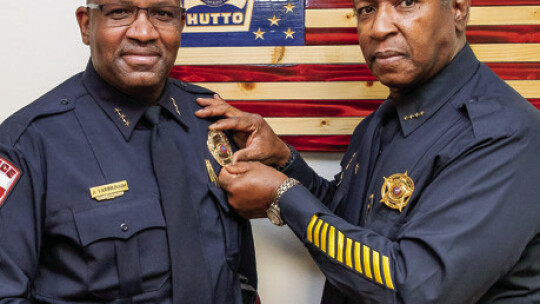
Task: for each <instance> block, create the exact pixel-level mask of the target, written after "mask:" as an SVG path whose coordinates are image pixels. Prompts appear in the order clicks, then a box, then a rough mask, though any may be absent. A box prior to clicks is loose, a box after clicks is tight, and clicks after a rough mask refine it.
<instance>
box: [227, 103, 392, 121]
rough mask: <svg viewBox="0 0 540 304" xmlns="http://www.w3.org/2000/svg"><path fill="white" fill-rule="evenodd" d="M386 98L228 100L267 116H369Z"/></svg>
mask: <svg viewBox="0 0 540 304" xmlns="http://www.w3.org/2000/svg"><path fill="white" fill-rule="evenodd" d="M383 101H384V99H353V100H335V99H326V100H228V102H229V104H231V105H232V106H234V107H237V108H239V109H240V110H242V111H245V112H250V113H257V114H260V115H262V116H265V117H298V116H300V117H320V116H329V117H351V116H353V117H354V116H362V117H363V116H368V115H369V114H371V112H373V111H375V110H376V109H377V108H378V107H379V105H381V103H382V102H383Z"/></svg>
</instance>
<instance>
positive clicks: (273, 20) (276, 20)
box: [266, 15, 281, 26]
mask: <svg viewBox="0 0 540 304" xmlns="http://www.w3.org/2000/svg"><path fill="white" fill-rule="evenodd" d="M266 20H268V21H270V26H272V25H275V26H279V24H278V22H279V20H281V19H278V18H276V15H274V17H272V19H266Z"/></svg>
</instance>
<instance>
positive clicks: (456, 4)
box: [451, 0, 471, 33]
mask: <svg viewBox="0 0 540 304" xmlns="http://www.w3.org/2000/svg"><path fill="white" fill-rule="evenodd" d="M451 2H452V4H451V5H452V9H453V11H454V24H455V26H456V32H458V33H464V32H465V29H466V27H467V21H469V9H470V7H471V0H451Z"/></svg>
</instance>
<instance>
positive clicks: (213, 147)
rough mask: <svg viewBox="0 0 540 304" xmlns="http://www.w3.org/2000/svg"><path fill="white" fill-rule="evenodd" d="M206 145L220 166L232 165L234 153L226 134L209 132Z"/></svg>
mask: <svg viewBox="0 0 540 304" xmlns="http://www.w3.org/2000/svg"><path fill="white" fill-rule="evenodd" d="M206 145H207V146H208V150H209V151H210V153H212V156H214V158H215V159H216V161H217V162H218V163H219V164H220V165H222V166H227V165H232V163H233V152H232V148H231V144H230V143H229V140H228V139H227V136H226V135H225V133H223V132H222V131H214V130H212V131H209V132H208V139H207V140H206Z"/></svg>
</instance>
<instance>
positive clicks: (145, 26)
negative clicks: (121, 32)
mask: <svg viewBox="0 0 540 304" xmlns="http://www.w3.org/2000/svg"><path fill="white" fill-rule="evenodd" d="M126 35H127V37H128V38H131V39H134V40H138V41H140V42H148V41H152V40H156V39H158V38H159V33H158V31H157V30H156V28H155V27H154V25H153V24H152V22H150V19H149V17H148V11H147V10H146V9H139V12H138V14H137V16H136V17H135V20H134V21H133V23H132V24H131V25H130V26H129V28H128V31H127V33H126Z"/></svg>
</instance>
